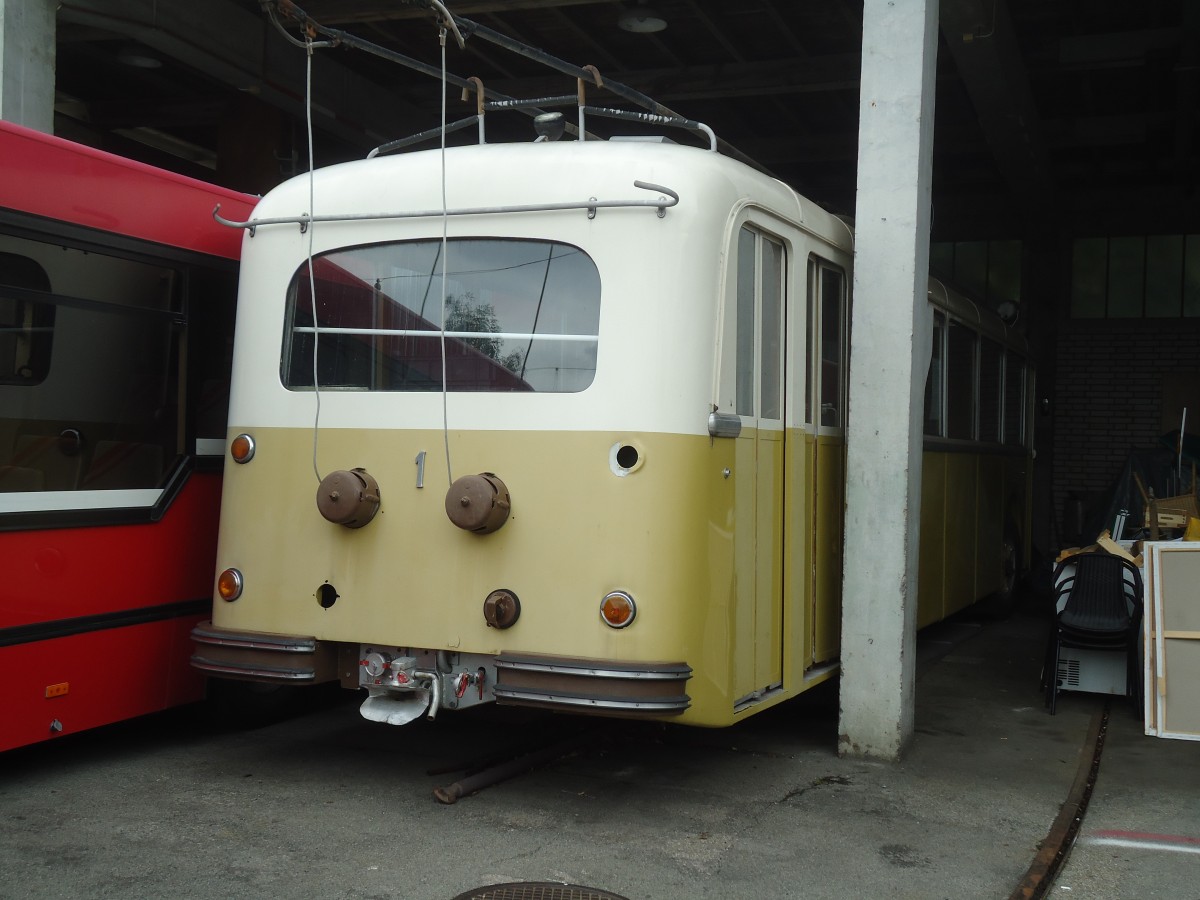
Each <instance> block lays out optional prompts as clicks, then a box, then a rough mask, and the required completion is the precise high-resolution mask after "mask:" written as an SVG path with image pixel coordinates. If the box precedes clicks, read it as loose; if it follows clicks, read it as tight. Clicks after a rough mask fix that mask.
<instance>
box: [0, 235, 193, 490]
mask: <svg viewBox="0 0 1200 900" xmlns="http://www.w3.org/2000/svg"><path fill="white" fill-rule="evenodd" d="M177 282H178V273H177V272H176V271H175V270H173V269H171V268H167V267H164V266H161V265H155V264H152V263H146V262H138V261H134V260H130V259H124V258H118V257H114V256H107V255H105V254H103V253H100V252H97V251H96V250H92V249H89V250H87V251H84V250H82V249H78V248H75V247H68V246H62V245H60V244H57V243H45V242H41V241H35V240H29V239H26V238H17V237H13V236H9V235H0V328H3V331H2V332H0V335H2V336H0V492H13V491H70V490H79V489H82V490H108V489H126V488H154V487H158V486H159V484H160V482H161V481H162V478H163V476H164V474H165V472H166V471H167V468H168V466H169V465H170V464H171V463H172V462H173V461H174V459H175V456H176V454H177V453H178V452H179V449H180V448H179V440H180V435H179V428H178V425H177V423H178V421H179V406H180V396H179V391H180V383H181V379H180V372H179V366H180V364H181V354H180V350H179V346H178V340H179V335H180V333H181V328H182V324H183V317H182V311H181V310H180V309H179V306H178V303H179V294H180V292H179V290H178V289H177Z"/></svg>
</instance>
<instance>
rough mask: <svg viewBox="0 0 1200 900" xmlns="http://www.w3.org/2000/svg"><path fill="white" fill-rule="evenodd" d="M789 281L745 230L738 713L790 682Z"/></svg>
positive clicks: (739, 357)
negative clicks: (786, 539) (786, 661)
mask: <svg viewBox="0 0 1200 900" xmlns="http://www.w3.org/2000/svg"><path fill="white" fill-rule="evenodd" d="M785 274H786V257H785V252H784V245H783V243H782V242H781V241H779V240H777V239H776V238H774V237H772V236H770V235H768V234H766V233H764V232H762V231H759V230H757V229H755V228H753V227H751V226H749V225H746V226H743V227H742V229H741V231H740V232H739V234H738V238H737V279H736V301H735V302H736V307H737V310H736V344H737V347H736V370H737V373H736V412H737V415H738V417H739V418H740V420H741V433H740V435H739V437H738V438H737V448H736V451H735V461H736V469H735V473H736V474H735V477H736V478H737V483H736V486H735V497H736V499H735V507H736V510H735V518H736V525H735V528H736V532H737V534H736V538H735V557H736V559H735V570H736V573H737V576H736V577H737V600H736V611H735V616H734V618H735V637H734V688H735V691H734V696H735V697H736V698H737V702H736V705H737V706H743V705H748V704H750V703H753V702H755V701H756V700H758V699H759V698H761V697H762V696H763V695H764V694H765V693H767V692H768V691H770V690H772V689H775V688H778V687H779V686H781V684H782V681H783V523H784V458H785V454H784V450H785V448H784V427H783V423H784V401H785V397H784V384H785V383H786V379H785V375H786V373H785V356H786V354H785V352H784V333H785V332H784V324H785V323H784V317H785V308H786V303H785V296H784V285H785Z"/></svg>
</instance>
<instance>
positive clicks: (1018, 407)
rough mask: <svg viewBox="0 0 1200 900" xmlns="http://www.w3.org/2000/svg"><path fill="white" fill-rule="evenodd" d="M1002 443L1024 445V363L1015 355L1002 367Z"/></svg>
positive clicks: (1007, 359) (1010, 356)
mask: <svg viewBox="0 0 1200 900" xmlns="http://www.w3.org/2000/svg"><path fill="white" fill-rule="evenodd" d="M1004 443H1006V444H1010V445H1012V446H1015V447H1021V446H1023V445H1024V444H1025V361H1024V360H1023V359H1021V357H1019V356H1017V355H1016V354H1015V353H1009V354H1008V356H1007V358H1006V360H1005V366H1004Z"/></svg>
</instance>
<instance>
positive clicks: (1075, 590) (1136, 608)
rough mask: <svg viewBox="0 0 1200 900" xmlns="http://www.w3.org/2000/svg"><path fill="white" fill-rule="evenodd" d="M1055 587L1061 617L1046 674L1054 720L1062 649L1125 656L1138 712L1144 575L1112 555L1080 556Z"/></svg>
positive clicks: (1059, 573) (1064, 566)
mask: <svg viewBox="0 0 1200 900" xmlns="http://www.w3.org/2000/svg"><path fill="white" fill-rule="evenodd" d="M1054 586H1055V587H1054V603H1055V609H1057V610H1058V613H1057V614H1056V616H1055V619H1054V624H1053V626H1052V627H1051V629H1050V640H1049V642H1048V643H1047V646H1046V664H1045V668H1044V669H1043V670H1042V688H1043V689H1044V690H1045V692H1046V706H1048V707H1049V708H1050V715H1054V711H1055V706H1056V704H1057V699H1058V692H1059V688H1060V687H1061V686H1062V685H1061V680H1060V678H1059V675H1058V665H1059V658H1060V656H1061V655H1062V650H1063V648H1064V647H1073V648H1077V649H1080V650H1110V651H1114V652H1123V653H1124V654H1125V695H1126V696H1127V697H1129V698H1130V699H1131V700H1132V701H1133V703H1134V705H1135V707H1136V708H1139V709H1140V707H1141V677H1140V666H1139V664H1138V646H1139V640H1140V637H1141V623H1142V573H1141V572H1140V571H1139V570H1138V567H1137V566H1135V565H1134V564H1133V563H1131V562H1129V561H1128V560H1126V559H1122V558H1121V557H1119V556H1112V555H1111V554H1108V553H1100V552H1097V553H1080V554H1077V555H1075V556H1071V557H1068V558H1067V559H1065V560H1063V561H1062V562H1060V563H1059V564H1058V567H1057V568H1056V569H1055V570H1054ZM1064 598H1065V603H1064V602H1063V600H1064Z"/></svg>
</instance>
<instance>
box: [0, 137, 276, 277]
mask: <svg viewBox="0 0 1200 900" xmlns="http://www.w3.org/2000/svg"><path fill="white" fill-rule="evenodd" d="M0 143H2V145H3V147H4V154H3V159H4V169H5V171H6V172H8V173H12V172H20V173H21V176H20V177H19V178H13V177H6V178H0V207H4V208H8V209H14V210H20V211H22V212H25V213H31V214H33V215H38V216H43V217H45V218H48V219H54V220H58V221H66V222H72V223H74V224H76V225H84V226H87V227H90V228H95V229H98V230H100V231H106V232H110V233H114V234H122V235H125V236H127V237H131V238H139V239H142V240H147V241H153V242H155V243H159V244H167V245H169V246H173V247H181V248H184V249H187V250H192V251H196V252H199V253H208V254H212V255H214V256H223V257H226V258H228V259H237V258H238V255H239V250H240V247H241V243H242V235H241V234H240V233H239V232H237V231H235V230H233V229H228V228H214V227H213V221H212V213H213V206H214V199H215V200H217V201H219V202H220V204H221V207H222V212H223V213H224V214H225V215H230V216H242V215H247V214H248V213H249V211H250V209H251V208H252V207H253V205H254V202H255V200H256V199H257V198H255V197H253V196H251V195H249V194H244V193H240V192H238V191H234V190H230V189H228V188H221V187H217V186H214V185H211V184H207V183H205V182H202V181H198V180H196V179H193V178H189V177H187V176H186V175H179V174H176V173H174V172H168V171H165V170H163V169H158V168H155V167H154V166H149V165H146V164H144V163H140V162H136V161H134V160H129V159H124V158H122V157H119V156H114V155H113V154H111V153H106V152H104V151H103V150H97V149H95V148H94V147H87V146H84V145H82V144H76V143H73V142H71V141H67V140H64V139H62V138H58V137H54V136H53V135H49V134H44V133H42V132H40V131H35V130H33V129H31V128H25V127H23V126H21V125H15V124H13V123H11V122H0ZM151 184H153V187H154V190H155V192H156V196H155V197H154V202H152V203H149V202H147V197H146V192H147V190H149V189H150V186H151Z"/></svg>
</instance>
